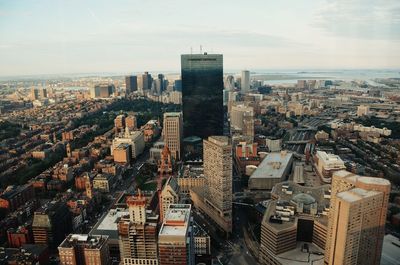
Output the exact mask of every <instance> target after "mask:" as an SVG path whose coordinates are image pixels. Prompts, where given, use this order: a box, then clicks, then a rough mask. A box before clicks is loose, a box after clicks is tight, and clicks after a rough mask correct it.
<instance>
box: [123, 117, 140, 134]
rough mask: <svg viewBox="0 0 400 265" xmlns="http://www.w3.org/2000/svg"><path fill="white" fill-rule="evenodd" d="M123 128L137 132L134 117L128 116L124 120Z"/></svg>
mask: <svg viewBox="0 0 400 265" xmlns="http://www.w3.org/2000/svg"><path fill="white" fill-rule="evenodd" d="M125 126H126V128H128V129H129V130H130V131H134V130H137V119H136V116H135V115H129V116H128V117H126V118H125Z"/></svg>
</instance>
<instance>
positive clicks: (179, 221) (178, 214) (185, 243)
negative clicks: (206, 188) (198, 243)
mask: <svg viewBox="0 0 400 265" xmlns="http://www.w3.org/2000/svg"><path fill="white" fill-rule="evenodd" d="M191 207H192V206H191V205H190V204H171V205H170V206H169V208H168V211H167V213H166V215H165V218H164V221H163V223H162V225H161V228H160V232H159V235H158V252H159V260H160V265H174V264H187V265H192V264H194V244H193V232H192V228H191V226H192V225H191V220H190V216H191Z"/></svg>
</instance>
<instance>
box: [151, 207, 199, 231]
mask: <svg viewBox="0 0 400 265" xmlns="http://www.w3.org/2000/svg"><path fill="white" fill-rule="evenodd" d="M190 211H191V205H190V204H171V205H170V207H169V209H168V211H167V213H166V215H165V218H164V222H163V224H162V226H161V228H160V234H159V235H160V236H163V235H174V236H185V235H186V233H187V230H188V228H189V224H190Z"/></svg>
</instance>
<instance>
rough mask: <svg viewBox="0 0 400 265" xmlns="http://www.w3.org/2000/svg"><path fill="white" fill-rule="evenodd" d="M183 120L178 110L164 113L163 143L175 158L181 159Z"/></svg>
mask: <svg viewBox="0 0 400 265" xmlns="http://www.w3.org/2000/svg"><path fill="white" fill-rule="evenodd" d="M182 131H183V120H182V113H180V112H167V113H164V122H163V132H162V133H163V136H164V144H165V145H166V146H168V149H169V151H170V152H171V155H172V157H173V158H174V159H175V160H180V159H181V151H182V136H183V132H182Z"/></svg>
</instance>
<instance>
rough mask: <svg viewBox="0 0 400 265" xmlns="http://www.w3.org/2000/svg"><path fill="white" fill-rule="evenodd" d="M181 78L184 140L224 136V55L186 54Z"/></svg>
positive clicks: (182, 64)
mask: <svg viewBox="0 0 400 265" xmlns="http://www.w3.org/2000/svg"><path fill="white" fill-rule="evenodd" d="M181 74H182V107H183V121H184V123H183V124H184V137H185V138H186V137H188V136H198V137H201V138H203V139H206V138H207V137H208V136H211V135H222V134H223V126H224V109H223V92H222V91H223V88H224V82H223V58H222V54H207V53H204V54H183V55H182V56H181Z"/></svg>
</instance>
